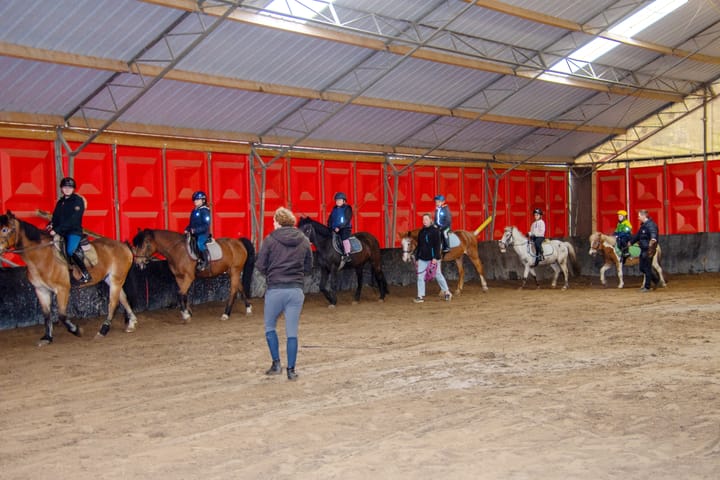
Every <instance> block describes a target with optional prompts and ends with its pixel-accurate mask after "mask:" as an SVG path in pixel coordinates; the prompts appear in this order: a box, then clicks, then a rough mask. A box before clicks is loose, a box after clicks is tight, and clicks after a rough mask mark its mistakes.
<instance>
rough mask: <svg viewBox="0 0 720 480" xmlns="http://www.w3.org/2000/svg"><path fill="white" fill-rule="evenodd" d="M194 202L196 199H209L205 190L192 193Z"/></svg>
mask: <svg viewBox="0 0 720 480" xmlns="http://www.w3.org/2000/svg"><path fill="white" fill-rule="evenodd" d="M192 199H193V202H194V201H195V200H207V195H205V192H203V191H197V192H195V193H193V195H192Z"/></svg>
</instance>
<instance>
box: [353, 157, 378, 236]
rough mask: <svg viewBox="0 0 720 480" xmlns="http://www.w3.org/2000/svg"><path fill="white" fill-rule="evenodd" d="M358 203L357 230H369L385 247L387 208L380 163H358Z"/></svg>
mask: <svg viewBox="0 0 720 480" xmlns="http://www.w3.org/2000/svg"><path fill="white" fill-rule="evenodd" d="M355 175H356V178H357V185H356V193H355V197H356V198H357V203H355V206H354V208H353V211H355V218H356V219H357V225H356V226H355V230H356V231H362V232H369V233H371V234H373V235H374V236H375V238H377V239H378V242H380V247H381V248H384V247H385V209H384V208H383V190H384V187H383V167H382V164H380V163H358V164H357V165H355Z"/></svg>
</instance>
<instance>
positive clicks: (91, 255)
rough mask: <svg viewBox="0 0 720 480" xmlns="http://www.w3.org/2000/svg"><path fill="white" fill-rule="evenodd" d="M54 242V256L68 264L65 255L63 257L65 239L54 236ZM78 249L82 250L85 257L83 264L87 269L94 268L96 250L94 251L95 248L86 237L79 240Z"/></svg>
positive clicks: (96, 260) (60, 236)
mask: <svg viewBox="0 0 720 480" xmlns="http://www.w3.org/2000/svg"><path fill="white" fill-rule="evenodd" d="M54 241H55V256H56V257H57V258H58V259H60V260H62V261H64V262H67V263H68V264H70V262H69V261H68V259H67V255H65V239H64V238H63V237H62V235H55V238H54ZM78 248H82V251H83V255H84V256H85V264H86V265H87V266H89V267H94V266H95V265H97V263H98V255H97V250H95V247H93V245H92V243H90V240H88V238H87V235H83V236H82V239H80V246H79V247H78Z"/></svg>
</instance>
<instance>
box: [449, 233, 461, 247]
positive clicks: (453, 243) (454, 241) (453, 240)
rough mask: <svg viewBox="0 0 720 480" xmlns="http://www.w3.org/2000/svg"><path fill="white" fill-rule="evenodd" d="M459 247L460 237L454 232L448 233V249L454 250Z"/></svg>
mask: <svg viewBox="0 0 720 480" xmlns="http://www.w3.org/2000/svg"><path fill="white" fill-rule="evenodd" d="M459 246H460V237H458V236H457V235H456V234H455V232H450V233H449V234H448V247H450V248H455V247H459Z"/></svg>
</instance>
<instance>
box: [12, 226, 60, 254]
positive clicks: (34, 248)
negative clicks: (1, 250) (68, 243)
mask: <svg viewBox="0 0 720 480" xmlns="http://www.w3.org/2000/svg"><path fill="white" fill-rule="evenodd" d="M12 233H14V234H15V242H14V243H15V245H17V242H18V227H17V225H16V226H14V227H13V228H12V230H10V233H9V234H8V237H9V236H10V235H11V234H12ZM50 245H57V242H56V241H55V239H53V240H50V241H49V242H45V243H38V244H37V245H33V246H31V247H24V248H17V247H13V248H8V249H7V250H5V252H7V253H23V252H29V251H31V250H37V249H38V248H45V247H49V246H50Z"/></svg>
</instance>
